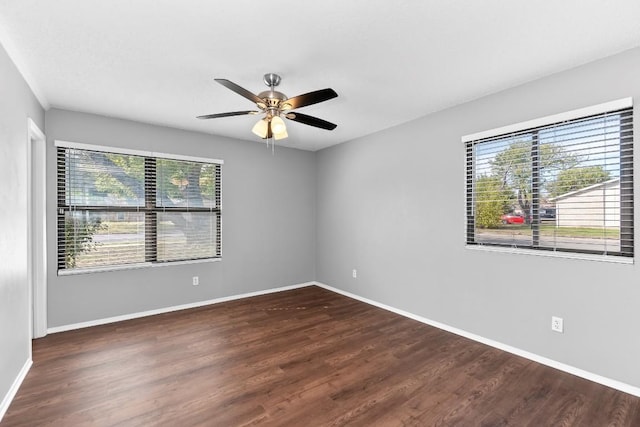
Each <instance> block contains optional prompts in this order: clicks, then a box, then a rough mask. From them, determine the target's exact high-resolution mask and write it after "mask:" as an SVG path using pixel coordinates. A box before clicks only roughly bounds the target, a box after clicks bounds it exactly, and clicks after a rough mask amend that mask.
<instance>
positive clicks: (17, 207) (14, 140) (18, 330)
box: [0, 46, 44, 401]
mask: <svg viewBox="0 0 640 427" xmlns="http://www.w3.org/2000/svg"><path fill="white" fill-rule="evenodd" d="M29 117H30V118H32V119H33V121H34V122H35V123H36V125H38V127H39V128H40V129H44V111H43V109H42V107H41V106H40V104H39V103H38V101H37V100H36V98H35V97H34V96H33V93H32V92H31V89H29V87H28V86H27V84H26V83H25V81H24V79H23V78H22V76H21V75H20V73H19V72H18V70H17V69H16V68H15V66H14V64H13V62H11V60H10V59H9V57H8V56H7V53H6V52H5V50H4V48H3V47H2V46H0V182H1V183H2V185H0V401H2V399H3V398H4V396H5V395H6V394H7V391H9V388H10V387H11V385H12V384H13V382H14V380H15V379H16V377H17V376H18V373H19V372H20V370H21V369H22V367H23V366H24V364H25V362H26V361H27V360H28V358H29V357H30V356H31V330H30V319H29V304H30V301H29V283H28V279H27V118H29Z"/></svg>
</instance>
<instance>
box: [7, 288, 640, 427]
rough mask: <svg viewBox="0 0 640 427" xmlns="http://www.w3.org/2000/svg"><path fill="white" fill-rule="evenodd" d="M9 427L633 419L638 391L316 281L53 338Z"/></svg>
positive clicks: (638, 411)
mask: <svg viewBox="0 0 640 427" xmlns="http://www.w3.org/2000/svg"><path fill="white" fill-rule="evenodd" d="M33 359H34V364H33V367H32V368H31V371H30V372H29V374H28V376H27V378H26V379H25V381H24V383H23V385H22V387H21V388H20V390H19V392H18V394H17V396H16V398H15V399H14V401H13V403H12V404H11V406H10V408H9V410H8V412H7V414H6V415H5V417H4V420H3V421H2V423H1V425H2V427H5V426H6V427H9V426H30V427H31V426H40V425H53V426H74V427H75V426H112V425H118V426H156V425H166V426H180V427H186V426H193V425H204V426H225V427H226V426H245V425H265V426H304V427H308V426H344V425H349V426H507V425H510V426H535V427H539V426H640V398H637V397H634V396H631V395H628V394H625V393H622V392H619V391H616V390H613V389H610V388H607V387H605V386H602V385H598V384H595V383H592V382H590V381H587V380H584V379H581V378H578V377H574V376H572V375H569V374H566V373H563V372H560V371H557V370H554V369H552V368H548V367H546V366H543V365H540V364H537V363H534V362H531V361H529V360H526V359H523V358H520V357H517V356H514V355H511V354H509V353H505V352H503V351H500V350H496V349H494V348H491V347H488V346H485V345H483V344H479V343H477V342H474V341H470V340H468V339H465V338H461V337H459V336H456V335H453V334H450V333H447V332H443V331H441V330H439V329H436V328H433V327H430V326H426V325H424V324H421V323H419V322H416V321H413V320H410V319H406V318H403V317H401V316H398V315H396V314H393V313H390V312H387V311H384V310H381V309H378V308H376V307H373V306H370V305H367V304H364V303H362V302H359V301H355V300H352V299H349V298H346V297H343V296H341V295H338V294H335V293H332V292H329V291H326V290H324V289H322V288H318V287H309V288H303V289H298V290H293V291H287V292H280V293H276V294H270V295H266V296H260V297H254V298H250V299H244V300H237V301H232V302H226V303H221V304H217V305H212V306H208V307H202V308H197V309H192V310H185V311H179V312H175V313H168V314H161V315H157V316H151V317H146V318H142V319H136V320H130V321H126V322H120V323H114V324H110V325H104V326H97V327H93V328H87V329H81V330H77V331H71V332H65V333H59V334H54V335H50V336H48V337H46V338H42V339H38V340H36V341H34V348H33Z"/></svg>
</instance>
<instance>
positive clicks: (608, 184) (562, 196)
mask: <svg viewBox="0 0 640 427" xmlns="http://www.w3.org/2000/svg"><path fill="white" fill-rule="evenodd" d="M619 181H620V178H613V179H610V180H608V181H604V182H600V183H598V184H593V185H590V186H588V187H584V188H580V189H578V190H574V191H570V192H568V193H564V194H561V195H559V196H557V197H552V198H550V199H547V200H548V201H550V202H556V201H558V200H560V199H566V198H567V197H571V196H576V195H578V194H581V193H586V192H588V191H591V190H595V189H597V188H602V187H607V186H610V185H611V184H614V183H616V182H619Z"/></svg>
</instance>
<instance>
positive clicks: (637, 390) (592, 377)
mask: <svg viewBox="0 0 640 427" xmlns="http://www.w3.org/2000/svg"><path fill="white" fill-rule="evenodd" d="M313 284H315V285H316V286H319V287H321V288H324V289H327V290H329V291H332V292H336V293H338V294H341V295H344V296H346V297H349V298H353V299H356V300H358V301H362V302H364V303H367V304H371V305H373V306H376V307H379V308H382V309H384V310H387V311H391V312H393V313H396V314H399V315H401V316H404V317H408V318H409V319H413V320H417V321H418V322H421V323H425V324H427V325H429V326H433V327H436V328H438V329H442V330H444V331H447V332H451V333H454V334H456V335H460V336H462V337H465V338H469V339H471V340H473V341H477V342H480V343H482V344H486V345H488V346H491V347H495V348H497V349H500V350H504V351H506V352H508V353H512V354H515V355H517V356H520V357H524V358H525V359H529V360H532V361H534V362H538V363H541V364H543V365H546V366H550V367H552V368H555V369H558V370H560V371H563V372H567V373H569V374H572V375H575V376H578V377H581V378H584V379H587V380H589V381H593V382H595V383H598V384H602V385H605V386H607V387H611V388H614V389H616V390H620V391H623V392H625V393H629V394H631V395H634V396H638V397H640V387H635V386H632V385H630V384H626V383H623V382H621V381H618V380H614V379H611V378H607V377H603V376H602V375H598V374H594V373H592V372H588V371H585V370H583V369H579V368H576V367H574V366H571V365H567V364H564V363H561V362H558V361H556V360H553V359H549V358H547V357H544V356H540V355H538V354H535V353H531V352H528V351H526V350H521V349H519V348H516V347H512V346H510V345H507V344H503V343H501V342H498V341H494V340H492V339H489V338H484V337H481V336H480V335H476V334H473V333H471V332H467V331H465V330H462V329H458V328H455V327H453V326H449V325H446V324H444V323H440V322H436V321H435V320H431V319H427V318H425V317H422V316H418V315H415V314H413V313H409V312H408V311H404V310H400V309H397V308H395V307H391V306H389V305H386V304H382V303H379V302H377V301H373V300H370V299H368V298H364V297H361V296H359V295H355V294H352V293H351V292H345V291H343V290H341V289H337V288H334V287H332V286H329V285H325V284H324V283H320V282H313Z"/></svg>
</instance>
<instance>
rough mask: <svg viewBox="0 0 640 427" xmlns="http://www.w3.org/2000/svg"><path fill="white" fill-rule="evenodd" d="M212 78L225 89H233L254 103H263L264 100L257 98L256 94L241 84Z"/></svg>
mask: <svg viewBox="0 0 640 427" xmlns="http://www.w3.org/2000/svg"><path fill="white" fill-rule="evenodd" d="M214 80H215V81H217V82H218V83H220V84H221V85H222V86H224V87H226V88H227V89H231V90H232V91H234V92H235V93H237V94H238V95H240V96H244V97H245V98H247V99H248V100H249V101H252V102H254V103H256V104H258V103H260V104H263V103H264V101H263V100H262V99H260V98H258V95H255V94H254V93H251V92H249V91H248V90H246V89H245V88H243V87H241V86H238V85H237V84H235V83H234V82H232V81H229V80H227V79H214Z"/></svg>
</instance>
